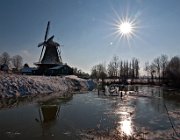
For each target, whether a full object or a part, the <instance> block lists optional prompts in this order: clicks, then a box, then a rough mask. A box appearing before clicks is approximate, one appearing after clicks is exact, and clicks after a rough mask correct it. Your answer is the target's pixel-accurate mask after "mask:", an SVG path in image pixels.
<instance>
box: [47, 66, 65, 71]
mask: <svg viewBox="0 0 180 140" xmlns="http://www.w3.org/2000/svg"><path fill="white" fill-rule="evenodd" d="M63 66H64V65H58V66H55V67H52V68H50V70H57V69H60V68H62V67H63Z"/></svg>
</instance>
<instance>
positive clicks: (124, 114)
mask: <svg viewBox="0 0 180 140" xmlns="http://www.w3.org/2000/svg"><path fill="white" fill-rule="evenodd" d="M132 112H133V109H132V108H131V107H122V106H120V108H119V109H118V110H117V111H116V112H115V113H116V114H117V115H118V118H119V121H118V123H117V124H118V126H117V130H118V132H119V133H120V134H121V136H124V135H125V136H132V135H133V123H132V114H133V113H132Z"/></svg>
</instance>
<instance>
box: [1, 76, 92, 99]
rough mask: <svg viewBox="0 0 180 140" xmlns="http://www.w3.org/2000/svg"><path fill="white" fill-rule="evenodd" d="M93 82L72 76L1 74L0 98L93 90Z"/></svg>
mask: <svg viewBox="0 0 180 140" xmlns="http://www.w3.org/2000/svg"><path fill="white" fill-rule="evenodd" d="M94 86H95V84H94V82H93V81H92V80H85V79H80V78H78V77H76V76H74V75H71V76H63V77H60V76H53V77H50V76H48V77H47V76H27V75H14V74H5V73H1V74H0V98H10V97H19V96H26V95H32V96H33V95H38V94H47V93H59V94H63V93H65V92H69V93H70V92H72V91H75V90H92V89H93V88H94Z"/></svg>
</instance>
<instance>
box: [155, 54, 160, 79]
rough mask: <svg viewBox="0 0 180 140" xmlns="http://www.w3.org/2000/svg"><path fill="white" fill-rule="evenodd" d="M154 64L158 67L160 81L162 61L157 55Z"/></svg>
mask: <svg viewBox="0 0 180 140" xmlns="http://www.w3.org/2000/svg"><path fill="white" fill-rule="evenodd" d="M153 65H154V67H155V69H156V74H157V76H158V79H159V82H160V79H161V62H160V57H157V58H155V59H154V61H153Z"/></svg>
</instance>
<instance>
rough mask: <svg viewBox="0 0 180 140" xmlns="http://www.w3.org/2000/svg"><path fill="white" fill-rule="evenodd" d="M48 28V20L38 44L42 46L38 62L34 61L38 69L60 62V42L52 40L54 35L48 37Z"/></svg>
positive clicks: (59, 63) (53, 65) (56, 64)
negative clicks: (41, 39)
mask: <svg viewBox="0 0 180 140" xmlns="http://www.w3.org/2000/svg"><path fill="white" fill-rule="evenodd" d="M49 28H50V21H48V24H47V27H46V32H45V36H44V41H43V42H41V43H39V44H38V47H41V46H42V50H41V54H40V58H39V62H37V63H35V65H37V66H38V67H39V69H41V70H42V69H44V70H45V69H48V68H52V67H55V66H58V65H61V64H62V59H61V51H60V50H59V47H60V44H59V43H57V42H55V41H53V38H54V35H53V36H51V37H50V38H49V39H47V38H48V33H49Z"/></svg>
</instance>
